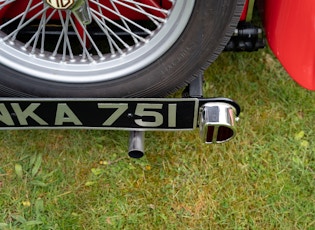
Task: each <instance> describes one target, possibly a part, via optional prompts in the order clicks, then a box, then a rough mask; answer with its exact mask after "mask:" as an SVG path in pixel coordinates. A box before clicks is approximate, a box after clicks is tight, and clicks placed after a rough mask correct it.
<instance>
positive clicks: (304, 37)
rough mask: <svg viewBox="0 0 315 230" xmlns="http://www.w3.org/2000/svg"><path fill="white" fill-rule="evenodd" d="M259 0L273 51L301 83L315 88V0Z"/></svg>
mask: <svg viewBox="0 0 315 230" xmlns="http://www.w3.org/2000/svg"><path fill="white" fill-rule="evenodd" d="M258 3H259V4H258V5H259V7H260V9H261V11H262V12H263V21H264V28H265V34H266V38H267V40H268V43H269V46H270V47H271V49H272V51H273V52H274V54H275V55H276V57H277V58H278V59H279V61H280V62H281V64H282V65H283V66H284V68H285V69H286V70H287V72H288V73H289V75H290V76H291V77H292V78H293V79H294V80H295V81H296V82H297V83H299V84H300V85H301V86H303V87H305V88H307V89H309V90H315V1H314V0H303V1H296V0H262V1H260V2H258Z"/></svg>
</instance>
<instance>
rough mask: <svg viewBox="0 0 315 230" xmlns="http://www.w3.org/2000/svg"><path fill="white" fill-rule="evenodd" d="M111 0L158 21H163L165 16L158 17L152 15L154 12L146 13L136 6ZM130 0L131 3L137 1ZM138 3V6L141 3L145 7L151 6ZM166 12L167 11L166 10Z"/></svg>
mask: <svg viewBox="0 0 315 230" xmlns="http://www.w3.org/2000/svg"><path fill="white" fill-rule="evenodd" d="M112 1H113V2H116V3H117V4H119V5H122V6H124V7H126V8H129V9H131V10H133V11H136V12H138V13H141V14H144V15H145V16H147V17H149V16H150V17H152V18H154V19H156V20H158V21H160V22H165V18H163V17H158V16H156V15H154V14H151V13H148V12H147V11H145V12H142V11H141V10H139V9H138V8H136V7H133V6H131V5H129V4H126V3H123V2H120V1H119V0H112ZM131 2H132V3H133V4H136V3H137V2H134V1H131ZM138 5H139V6H140V5H142V6H145V7H147V8H152V7H151V6H148V5H145V4H141V3H139V4H138ZM154 9H157V8H154ZM167 13H168V11H167Z"/></svg>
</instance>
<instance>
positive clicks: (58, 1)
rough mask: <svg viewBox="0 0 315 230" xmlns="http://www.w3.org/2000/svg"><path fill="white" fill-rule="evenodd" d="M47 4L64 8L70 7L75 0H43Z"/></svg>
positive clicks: (55, 7) (56, 7) (60, 8)
mask: <svg viewBox="0 0 315 230" xmlns="http://www.w3.org/2000/svg"><path fill="white" fill-rule="evenodd" d="M44 2H46V3H47V4H48V5H49V6H51V7H52V8H54V9H57V10H66V9H69V8H71V7H72V6H73V5H74V3H75V0H44Z"/></svg>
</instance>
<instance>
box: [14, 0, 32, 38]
mask: <svg viewBox="0 0 315 230" xmlns="http://www.w3.org/2000/svg"><path fill="white" fill-rule="evenodd" d="M32 2H33V0H30V1H29V2H28V5H27V7H26V9H25V11H24V14H23V15H22V18H21V20H20V22H19V25H18V28H19V27H21V26H22V24H23V23H24V20H25V17H26V15H27V14H28V12H29V10H30V8H31V5H32ZM16 35H17V32H16V33H14V35H13V37H12V41H13V40H15V39H16Z"/></svg>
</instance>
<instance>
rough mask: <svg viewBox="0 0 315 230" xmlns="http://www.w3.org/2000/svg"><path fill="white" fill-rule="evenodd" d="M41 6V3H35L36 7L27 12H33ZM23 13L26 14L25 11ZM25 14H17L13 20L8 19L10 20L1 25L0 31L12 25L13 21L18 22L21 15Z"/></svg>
mask: <svg viewBox="0 0 315 230" xmlns="http://www.w3.org/2000/svg"><path fill="white" fill-rule="evenodd" d="M42 4H43V2H39V3H37V4H36V5H34V6H33V7H31V8H30V9H29V11H28V12H31V11H33V10H34V9H36V8H37V7H39V6H41V5H42ZM25 12H26V11H25ZM25 12H23V13H20V14H18V15H17V16H15V17H14V18H12V19H10V20H9V21H7V22H6V23H3V24H2V25H1V26H0V30H2V29H3V28H4V27H6V26H8V25H10V24H11V23H13V22H14V21H16V20H18V19H19V18H21V17H23V15H24V14H25Z"/></svg>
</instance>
